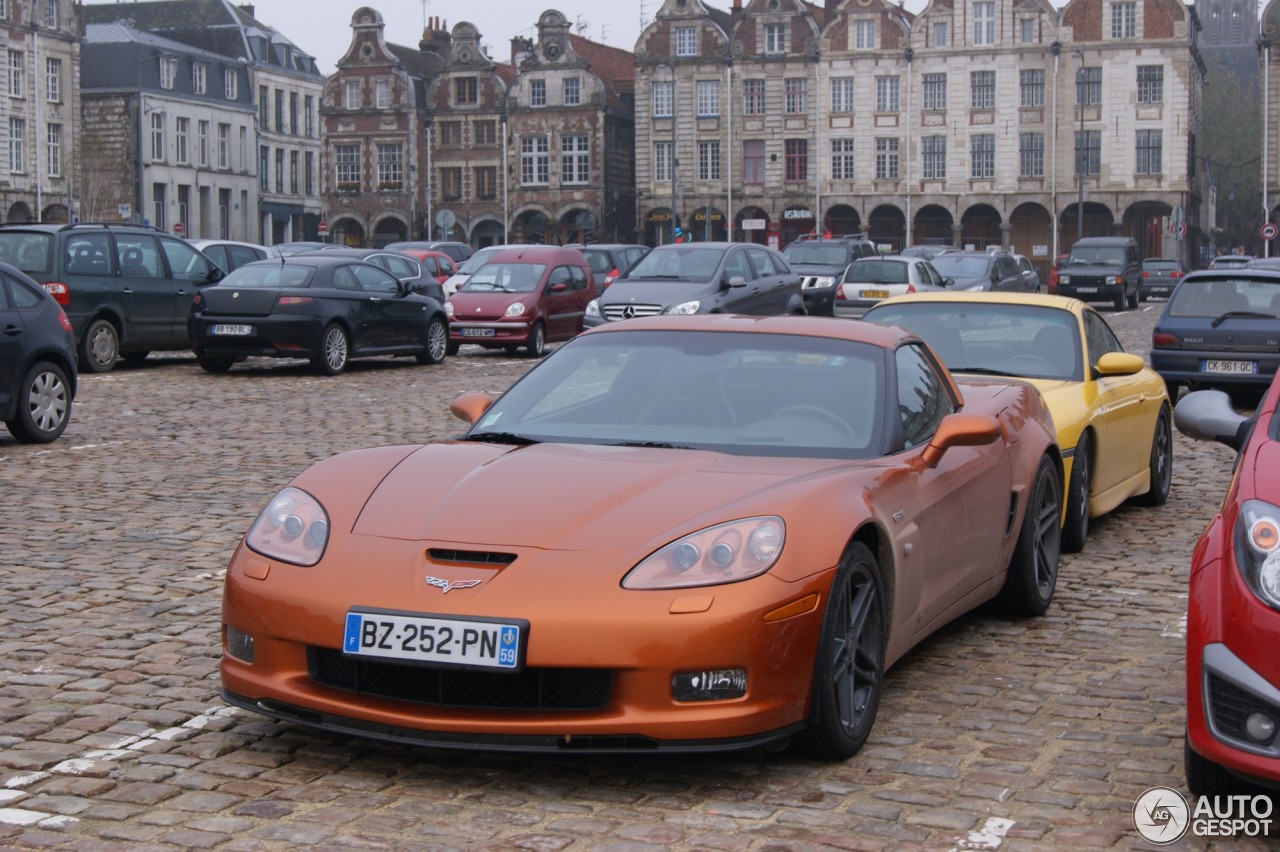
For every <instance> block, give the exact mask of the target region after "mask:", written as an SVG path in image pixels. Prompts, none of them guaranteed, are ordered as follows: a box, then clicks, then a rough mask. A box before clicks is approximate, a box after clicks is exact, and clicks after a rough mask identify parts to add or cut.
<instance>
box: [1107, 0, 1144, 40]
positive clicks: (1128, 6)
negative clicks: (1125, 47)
mask: <svg viewBox="0 0 1280 852" xmlns="http://www.w3.org/2000/svg"><path fill="white" fill-rule="evenodd" d="M1111 37H1112V38H1137V37H1138V4H1137V3H1112V4H1111Z"/></svg>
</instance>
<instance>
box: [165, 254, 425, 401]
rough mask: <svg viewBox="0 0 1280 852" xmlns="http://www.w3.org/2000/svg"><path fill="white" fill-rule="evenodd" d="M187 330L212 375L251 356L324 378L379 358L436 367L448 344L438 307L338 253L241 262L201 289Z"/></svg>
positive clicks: (376, 270) (412, 289) (382, 273)
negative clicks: (304, 363) (295, 361)
mask: <svg viewBox="0 0 1280 852" xmlns="http://www.w3.org/2000/svg"><path fill="white" fill-rule="evenodd" d="M187 325H188V332H189V334H190V338H191V341H192V348H193V349H194V350H195V353H196V360H197V361H198V362H199V363H200V366H201V367H203V368H204V369H205V370H207V371H208V372H210V373H225V372H227V370H230V369H231V366H232V365H233V364H234V363H235V362H236V361H241V360H244V359H245V358H248V357H249V356H253V355H264V356H268V357H277V358H307V359H309V360H310V361H311V364H312V366H313V367H314V368H315V370H316V372H318V373H321V374H322V375H327V376H336V375H337V374H339V373H341V372H342V371H343V370H345V369H346V367H347V362H348V361H349V360H350V359H351V358H363V357H367V356H373V355H412V356H414V357H415V358H416V359H417V360H418V363H419V364H439V363H440V362H441V361H443V360H444V358H445V353H446V349H447V347H448V345H449V326H448V320H447V319H446V317H445V310H444V306H443V305H441V304H440V302H439V301H437V300H436V299H433V298H431V297H430V296H427V295H424V294H423V293H421V292H420V291H419V288H416V287H412V286H409V285H406V284H404V283H402V282H400V281H397V280H396V279H395V278H394V277H392V276H391V274H390V273H388V272H387V271H386V270H383V269H380V268H378V267H377V266H374V265H373V264H371V263H365V262H364V261H361V260H358V259H356V258H349V257H344V256H342V254H341V253H340V252H320V253H317V254H311V255H303V254H297V255H293V256H291V257H286V258H281V259H279V260H263V261H259V262H257V263H250V264H248V265H246V266H242V267H240V268H239V269H237V270H236V271H235V272H232V273H231V274H230V275H228V276H227V277H226V278H225V279H224V280H223V281H222V282H221V283H219V284H217V285H215V286H213V287H206V288H205V289H204V290H202V291H201V292H200V294H199V296H197V297H196V299H195V301H194V302H193V303H192V305H191V315H190V318H189V319H188V323H187Z"/></svg>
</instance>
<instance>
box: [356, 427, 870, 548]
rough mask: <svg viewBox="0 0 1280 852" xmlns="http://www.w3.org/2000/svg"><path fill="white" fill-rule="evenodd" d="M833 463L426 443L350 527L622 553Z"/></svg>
mask: <svg viewBox="0 0 1280 852" xmlns="http://www.w3.org/2000/svg"><path fill="white" fill-rule="evenodd" d="M833 466H837V467H842V468H843V467H845V465H843V464H841V463H840V462H833V461H832V460H831V459H794V458H785V459H779V458H758V457H739V456H725V455H720V454H718V453H712V452H700V451H694V450H664V449H650V448H631V447H604V446H595V445H572V444H535V445H531V446H526V447H519V448H512V447H509V446H497V445H493V444H472V443H442V444H430V445H427V446H425V447H423V448H421V449H419V450H417V451H415V452H414V453H412V454H411V455H409V456H408V457H407V458H405V459H404V460H403V461H402V462H401V463H400V464H399V465H397V466H396V467H395V468H394V469H393V470H391V471H390V472H389V473H388V475H387V476H386V477H385V478H384V479H383V480H382V482H381V483H380V484H379V485H378V487H377V488H376V489H375V490H374V492H373V494H372V496H371V497H370V498H369V500H368V502H367V503H366V504H365V506H364V509H363V510H362V511H361V513H360V517H359V518H358V519H357V521H356V524H355V528H354V530H353V532H355V533H356V534H358V535H371V536H381V537H386V538H398V539H410V540H436V541H448V542H453V543H457V544H476V545H485V546H494V545H507V546H513V547H517V546H523V547H537V548H544V549H558V550H597V551H617V552H621V551H628V550H631V549H634V548H636V547H639V546H641V545H643V544H644V543H646V542H648V541H649V540H650V539H652V538H653V537H654V536H658V535H665V534H666V533H667V532H668V531H669V530H673V529H675V528H677V527H680V526H682V525H684V524H687V523H689V522H693V521H696V520H697V519H698V518H700V517H702V516H703V515H704V514H706V513H708V512H712V511H713V510H716V509H718V508H719V507H722V506H725V505H727V504H730V503H733V502H735V501H737V500H741V499H743V498H744V497H750V496H751V495H752V494H754V493H756V492H758V491H760V490H762V489H767V488H769V487H771V486H775V485H777V484H779V483H782V482H785V481H788V480H792V479H794V478H796V477H799V476H805V475H809V474H813V473H815V472H818V471H821V470H824V469H828V468H831V467H833ZM730 517H733V516H730ZM728 519H730V518H726V517H721V516H716V517H715V518H714V519H712V520H711V521H709V522H711V523H716V522H719V521H722V520H728ZM699 526H700V525H699Z"/></svg>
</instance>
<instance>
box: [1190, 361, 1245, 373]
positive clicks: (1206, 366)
mask: <svg viewBox="0 0 1280 852" xmlns="http://www.w3.org/2000/svg"><path fill="white" fill-rule="evenodd" d="M1200 372H1202V373H1230V374H1241V373H1245V374H1250V375H1252V374H1255V373H1257V372H1258V362H1257V361H1202V362H1200Z"/></svg>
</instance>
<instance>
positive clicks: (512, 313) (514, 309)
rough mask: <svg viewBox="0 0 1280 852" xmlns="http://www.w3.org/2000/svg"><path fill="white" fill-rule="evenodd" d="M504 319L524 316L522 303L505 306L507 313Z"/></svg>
mask: <svg viewBox="0 0 1280 852" xmlns="http://www.w3.org/2000/svg"><path fill="white" fill-rule="evenodd" d="M503 316H504V317H520V316H524V302H512V303H511V304H509V305H507V312H506V313H505V314H503Z"/></svg>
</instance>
